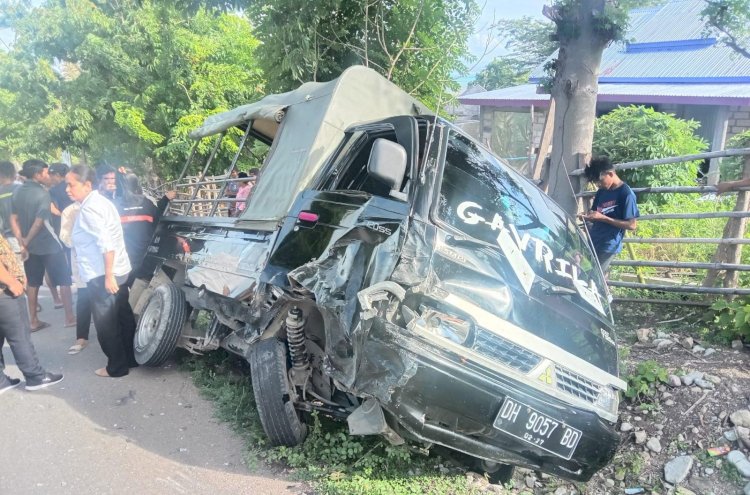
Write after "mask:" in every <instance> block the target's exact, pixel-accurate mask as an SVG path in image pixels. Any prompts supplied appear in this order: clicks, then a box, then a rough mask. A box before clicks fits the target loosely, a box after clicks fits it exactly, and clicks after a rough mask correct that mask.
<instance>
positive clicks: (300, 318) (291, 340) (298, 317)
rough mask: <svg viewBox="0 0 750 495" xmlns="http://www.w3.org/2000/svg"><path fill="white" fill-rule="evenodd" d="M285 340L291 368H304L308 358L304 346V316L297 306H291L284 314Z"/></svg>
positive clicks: (306, 365) (300, 369)
mask: <svg viewBox="0 0 750 495" xmlns="http://www.w3.org/2000/svg"><path fill="white" fill-rule="evenodd" d="M286 340H287V343H288V344H289V357H290V358H291V361H292V368H293V369H295V370H299V371H302V370H306V369H307V367H308V358H307V348H306V347H305V316H304V315H303V314H302V310H301V309H299V308H298V307H297V306H294V307H292V309H290V310H289V313H288V314H287V316H286Z"/></svg>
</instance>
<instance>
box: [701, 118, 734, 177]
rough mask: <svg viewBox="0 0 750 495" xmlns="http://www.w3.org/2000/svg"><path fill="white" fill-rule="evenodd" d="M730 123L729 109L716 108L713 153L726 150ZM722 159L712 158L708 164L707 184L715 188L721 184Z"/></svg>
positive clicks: (712, 141)
mask: <svg viewBox="0 0 750 495" xmlns="http://www.w3.org/2000/svg"><path fill="white" fill-rule="evenodd" d="M728 121H729V107H727V106H721V107H717V108H716V118H715V119H714V135H713V138H712V139H711V151H720V150H723V149H724V143H725V141H726V138H727V123H728ZM720 163H721V158H712V159H711V161H710V162H709V164H708V176H707V177H706V184H707V185H709V186H715V185H716V183H718V182H719V164H720Z"/></svg>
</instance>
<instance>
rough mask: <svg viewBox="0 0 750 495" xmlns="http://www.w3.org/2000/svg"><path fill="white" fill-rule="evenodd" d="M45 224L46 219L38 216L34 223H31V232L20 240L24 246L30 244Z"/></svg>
mask: <svg viewBox="0 0 750 495" xmlns="http://www.w3.org/2000/svg"><path fill="white" fill-rule="evenodd" d="M43 226H44V219H42V218H39V217H36V218H35V219H34V223H32V224H31V228H30V229H29V233H28V234H27V235H26V237H23V238H21V239H20V240H19V242H20V243H21V245H22V246H23V247H26V246H28V245H29V243H30V242H31V240H32V239H33V238H34V237H36V235H37V234H38V233H39V231H40V230H42V227H43Z"/></svg>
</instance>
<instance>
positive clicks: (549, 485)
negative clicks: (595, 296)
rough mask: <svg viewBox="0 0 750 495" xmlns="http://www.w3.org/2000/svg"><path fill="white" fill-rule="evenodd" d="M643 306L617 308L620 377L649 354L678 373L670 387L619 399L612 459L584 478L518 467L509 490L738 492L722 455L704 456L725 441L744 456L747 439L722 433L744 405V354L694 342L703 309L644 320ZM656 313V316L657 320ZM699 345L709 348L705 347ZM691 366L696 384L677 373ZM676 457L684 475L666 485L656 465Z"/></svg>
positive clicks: (747, 375)
mask: <svg viewBox="0 0 750 495" xmlns="http://www.w3.org/2000/svg"><path fill="white" fill-rule="evenodd" d="M643 311H644V308H636V309H634V310H633V311H631V312H629V311H628V310H627V309H626V310H624V311H620V313H619V314H618V318H617V320H618V327H619V339H620V346H621V348H622V350H621V355H622V356H624V357H623V358H622V359H621V363H622V364H623V365H624V366H623V369H621V371H620V374H621V377H623V379H626V378H627V375H628V374H630V373H633V372H634V371H635V370H636V366H637V365H638V364H639V363H642V362H645V361H648V360H654V361H655V362H656V363H658V366H659V367H660V368H663V369H664V370H666V372H667V373H668V374H670V375H675V376H676V377H678V378H680V382H681V383H680V384H679V386H674V385H675V384H676V383H677V382H674V383H673V384H664V383H662V384H660V385H659V386H658V387H657V390H656V393H655V395H654V396H653V398H652V399H651V400H649V401H647V402H646V403H644V405H640V406H639V405H637V404H635V403H633V402H631V401H629V400H623V401H622V402H621V403H620V422H619V423H618V430H620V436H621V443H620V446H619V449H618V453H617V455H616V457H615V459H614V462H613V463H612V464H611V465H610V466H608V467H607V468H605V469H604V470H602V471H601V472H599V473H597V475H595V476H594V478H592V480H591V481H589V482H588V483H582V484H570V483H565V482H561V481H560V480H558V479H555V478H551V477H549V478H548V477H541V478H540V479H537V477H536V476H535V475H534V474H533V473H528V472H523V471H521V472H519V473H517V474H516V476H515V480H514V482H515V484H516V486H517V487H518V488H517V489H516V490H514V491H515V492H523V491H524V490H527V491H533V492H534V493H554V494H556V495H562V494H573V493H575V494H587V495H588V494H592V495H593V494H614V493H632V494H637V493H644V494H649V493H659V494H664V493H677V494H682V495H689V494H690V493H691V492H692V493H694V494H698V495H709V494H714V495H734V494H742V493H743V488H744V487H745V485H747V484H748V481H750V480H748V479H744V478H743V477H742V476H741V475H740V474H739V472H738V471H737V470H736V469H735V467H734V466H733V465H731V463H730V462H728V460H727V457H726V454H725V453H722V454H719V455H716V456H712V455H711V454H710V453H709V450H708V449H710V448H716V447H724V446H726V447H725V449H727V448H728V449H732V450H740V451H742V452H743V453H744V454H745V455H747V454H748V449H747V447H750V445H745V444H743V443H742V441H741V440H740V441H730V440H728V439H727V438H726V437H725V436H724V434H725V432H729V433H727V435H728V436H730V438H731V435H732V432H734V431H735V428H734V426H735V425H733V423H732V421H731V419H730V416H731V415H732V413H734V412H736V411H743V410H744V411H748V405H750V352H748V349H747V348H746V347H740V346H739V345H736V347H737V348H732V347H731V346H727V345H720V344H716V343H711V342H707V341H702V340H701V339H700V335H701V333H703V332H700V331H699V329H700V328H702V327H703V328H705V327H706V326H707V324H706V323H705V322H700V321H698V318H699V316H700V315H701V314H702V313H703V312H704V310H701V309H685V308H683V309H678V310H675V309H674V308H673V309H671V310H663V309H661V310H660V308H656V310H654V311H653V313H652V316H651V317H648V318H645V319H644V318H643V317H642V312H643ZM646 311H648V310H647V309H646ZM659 317H661V318H664V319H662V320H659ZM708 326H709V328H710V325H708ZM639 329H640V330H639ZM639 335H640V340H639V338H638V337H639ZM686 338H690V339H692V342H691V340H686ZM695 346H699V347H695ZM701 348H703V349H712V350H711V351H708V352H706V351H705V350H701ZM694 349H695V350H694ZM706 354H708V355H706ZM694 372H701V373H703V377H702V378H704V380H703V381H702V382H700V383H701V384H702V385H703V387H701V386H698V385H696V384H693V385H690V386H689V385H685V384H684V383H682V382H684V380H683V379H682V377H684V376H687V375H690V374H691V373H694ZM693 376H696V374H695V373H694V375H693ZM698 376H700V375H698ZM673 380H674V378H673ZM704 387H705V388H704ZM623 430H624V431H623ZM644 433H645V434H644ZM678 456H690V457H691V458H692V460H693V463H692V468H691V469H690V470H689V474H688V475H687V477H686V478H685V479H684V481H682V482H681V483H679V484H676V485H673V484H670V483H667V482H666V481H665V469H664V467H665V464H667V463H668V462H669V461H671V460H672V459H674V458H676V457H678ZM532 485H533V488H532ZM639 489H640V490H639ZM626 490H627V491H626ZM744 493H750V492H748V491H745V492H744Z"/></svg>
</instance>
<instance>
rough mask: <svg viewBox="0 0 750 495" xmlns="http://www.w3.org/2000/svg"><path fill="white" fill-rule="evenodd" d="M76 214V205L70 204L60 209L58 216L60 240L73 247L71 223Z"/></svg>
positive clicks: (72, 223) (73, 221)
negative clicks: (60, 212) (60, 213)
mask: <svg viewBox="0 0 750 495" xmlns="http://www.w3.org/2000/svg"><path fill="white" fill-rule="evenodd" d="M77 215H78V210H77V209H76V206H75V205H70V206H68V207H67V208H65V209H64V210H63V211H62V215H61V216H60V240H61V241H62V243H63V244H65V245H66V246H67V247H69V248H72V247H73V225H74V224H75V220H76V216H77Z"/></svg>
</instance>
